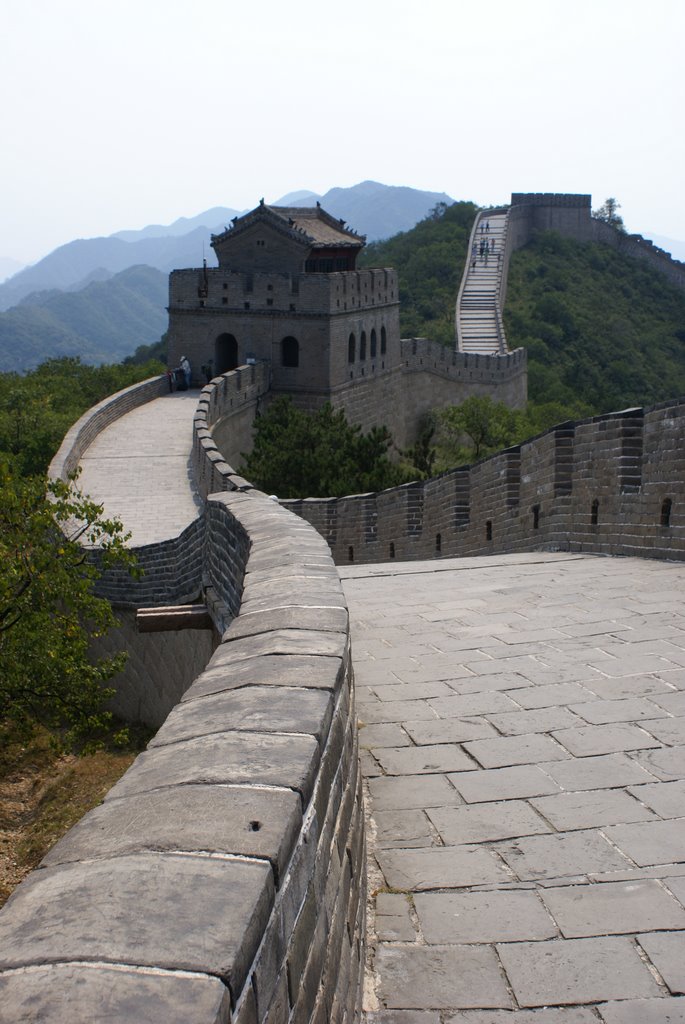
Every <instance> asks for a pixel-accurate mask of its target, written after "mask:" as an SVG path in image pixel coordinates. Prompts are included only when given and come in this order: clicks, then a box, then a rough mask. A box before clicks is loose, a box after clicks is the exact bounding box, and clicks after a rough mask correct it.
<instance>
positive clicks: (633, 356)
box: [504, 232, 685, 412]
mask: <svg viewBox="0 0 685 1024" xmlns="http://www.w3.org/2000/svg"><path fill="white" fill-rule="evenodd" d="M504 319H505V327H506V332H507V340H508V342H509V346H510V347H511V348H516V347H518V346H519V345H524V346H525V347H526V348H527V349H528V391H529V395H530V397H531V399H533V400H534V401H538V402H542V401H558V402H564V403H565V402H569V401H571V400H573V399H574V398H582V399H583V400H584V401H585V402H587V403H588V404H589V405H591V406H592V407H593V409H595V411H596V412H610V411H611V410H613V409H620V408H625V407H627V406H631V405H652V404H654V403H655V402H659V401H662V400H664V399H667V398H673V397H675V396H677V395H682V394H685V290H683V289H680V288H677V287H676V286H674V285H672V284H670V283H669V281H667V280H666V278H665V277H663V276H662V275H661V274H659V273H658V271H656V270H653V269H652V267H650V266H649V265H648V264H646V263H644V262H643V261H642V260H636V259H631V258H629V257H627V256H622V255H620V254H619V253H617V252H614V250H613V249H610V248H609V247H608V246H605V245H598V244H594V243H580V242H575V241H573V240H572V239H569V238H562V237H561V236H560V235H557V234H554V233H553V232H550V233H545V234H543V235H540V236H539V237H538V238H537V239H536V240H535V241H533V242H531V243H530V244H529V245H527V246H526V247H525V248H523V249H520V250H519V251H518V252H515V253H514V254H513V256H512V260H511V264H510V268H509V283H508V290H507V304H506V308H505V312H504Z"/></svg>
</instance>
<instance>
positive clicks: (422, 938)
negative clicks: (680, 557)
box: [341, 553, 685, 1024]
mask: <svg viewBox="0 0 685 1024" xmlns="http://www.w3.org/2000/svg"><path fill="white" fill-rule="evenodd" d="M341 575H342V577H343V581H344V588H345V594H346V597H347V600H348V605H349V608H350V618H351V623H352V638H353V648H352V650H353V661H354V664H355V671H356V673H357V678H358V681H360V682H361V683H362V687H363V688H360V691H359V694H358V704H357V709H358V714H359V718H360V720H361V721H363V722H365V723H367V729H373V730H374V731H372V732H371V731H367V732H366V737H367V740H368V741H369V749H368V750H366V751H364V764H365V768H364V771H365V772H366V773H367V774H366V780H367V781H366V787H367V796H368V800H369V811H370V814H371V827H370V830H369V855H370V858H371V863H370V871H371V874H370V877H371V879H372V884H373V886H374V888H375V891H376V894H377V895H376V898H377V901H378V908H379V910H378V929H377V931H374V914H373V912H372V913H370V915H369V924H370V934H369V942H370V948H371V959H370V972H369V977H368V979H367V986H366V997H365V1012H366V1021H367V1024H438V1021H439V1024H590V1022H594V1024H596V1022H598V1021H599V1022H600V1024H601V1022H602V1021H603V1022H604V1024H638V1022H639V1024H657V1022H658V1024H666V1022H669V1021H681V1022H683V1021H685V1013H684V1012H683V1007H684V1004H685V999H683V998H681V993H682V992H683V989H684V988H685V968H683V964H685V917H684V915H685V670H684V666H685V615H684V614H683V613H682V612H681V608H682V594H683V593H684V592H685V566H683V565H680V564H674V563H664V562H650V561H648V560H638V559H631V558H622V559H608V558H597V557H593V556H584V555H573V556H570V555H563V554H558V555H556V554H553V553H546V554H529V555H525V554H520V555H512V556H497V557H493V558H491V559H488V558H474V559H470V558H467V559H445V560H441V561H436V562H418V563H393V564H392V565H386V566H382V565H377V566H354V567H351V568H345V569H342V570H341ZM379 608H382V609H383V614H382V615H380V616H379V614H378V609H379ZM409 637H414V638H415V639H416V645H415V646H414V645H412V644H411V643H409V641H408V638H409ZM358 639H359V646H361V647H362V654H361V659H362V660H361V661H360V662H358V661H357V653H356V652H357V646H358ZM388 726H392V729H388V728H387V727H388ZM486 727H487V734H482V735H476V734H474V732H473V730H474V729H476V730H480V729H483V730H485V729H486ZM361 735H362V736H363V735H364V730H362V734H361ZM398 736H401V737H402V739H401V742H397V743H395V744H394V745H393V746H383V744H384V743H387V742H388V741H392V739H393V737H398ZM374 740H376V741H377V744H376V745H374V742H373V741H374ZM450 765H454V767H450ZM372 910H373V908H372ZM493 957H494V959H493ZM495 966H496V968H497V969H496V971H495V969H494V968H495ZM436 1013H437V1014H438V1016H437V1017H436Z"/></svg>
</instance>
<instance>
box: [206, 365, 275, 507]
mask: <svg viewBox="0 0 685 1024" xmlns="http://www.w3.org/2000/svg"><path fill="white" fill-rule="evenodd" d="M270 387H271V373H270V366H269V363H267V362H258V363H252V364H250V365H249V366H241V367H239V368H238V369H237V370H230V371H229V372H228V373H224V374H222V375H221V376H220V377H215V378H214V380H212V381H211V382H210V383H209V384H207V386H206V387H204V388H203V389H202V392H201V394H200V400H199V402H198V406H197V411H196V413H195V418H194V420H193V454H192V462H193V469H194V472H195V482H196V484H197V488H198V491H199V493H200V495H201V496H202V497H203V498H206V497H207V495H208V494H212V493H214V492H215V491H235V490H245V489H246V488H249V487H251V486H252V485H251V484H249V483H247V481H246V480H243V478H242V477H240V476H239V475H238V474H237V473H236V471H235V470H234V469H233V467H232V466H231V465H229V463H228V462H227V461H226V460H227V459H230V460H231V461H232V462H236V461H237V460H238V459H239V458H240V452H241V451H249V450H250V448H251V447H252V424H253V422H254V418H255V415H256V414H257V411H258V409H259V406H260V402H261V401H262V400H265V399H266V398H267V396H268V394H269V389H270Z"/></svg>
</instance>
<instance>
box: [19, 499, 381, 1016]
mask: <svg viewBox="0 0 685 1024" xmlns="http://www.w3.org/2000/svg"><path fill="white" fill-rule="evenodd" d="M206 551H207V556H208V565H209V569H208V576H209V577H211V579H212V580H213V581H214V585H215V586H217V587H219V588H221V585H222V583H221V581H222V580H223V579H224V578H225V576H226V575H227V574H235V576H236V577H237V578H236V579H235V580H234V582H233V583H232V584H231V586H230V587H229V591H230V592H232V593H233V594H235V593H236V592H237V588H238V582H240V590H241V591H242V599H241V603H240V609H239V612H238V614H237V615H236V617H235V618H234V619H233V621H232V622H231V624H230V626H229V627H228V629H226V630H225V632H224V633H223V636H222V641H221V643H220V645H219V647H218V648H217V650H216V651H215V653H214V655H213V656H212V658H211V659H210V661H209V663H208V665H207V667H206V669H205V670H204V672H202V673H201V674H200V675H199V676H198V677H197V678H196V679H195V681H194V682H193V684H192V686H191V687H190V689H189V690H188V691H187V692H186V693H185V694H184V696H183V698H182V700H181V702H180V703H179V704H178V705H177V706H176V708H175V709H174V710H173V711H172V713H171V714H170V715H169V717H168V718H167V720H166V722H165V723H164V725H163V726H162V728H161V729H160V730H159V732H158V733H157V735H156V737H155V739H154V740H153V741H152V743H151V744H150V746H149V748H148V750H147V751H146V752H145V753H143V754H141V755H140V757H139V758H138V759H137V760H136V762H135V763H134V765H133V766H132V767H131V768H130V769H129V771H128V772H127V773H126V774H125V775H124V776H123V778H122V779H121V780H120V782H119V783H117V785H116V786H115V787H114V789H112V790H111V791H110V793H109V794H108V795H107V797H106V798H105V800H104V802H103V803H102V804H101V805H100V806H99V807H97V808H95V809H94V810H93V811H91V812H90V813H89V814H87V815H86V817H85V818H83V819H82V821H81V822H80V823H79V824H78V825H77V826H76V827H75V828H74V829H72V830H71V832H69V833H68V834H67V835H66V836H65V837H64V838H63V839H62V840H61V841H60V842H59V843H57V845H56V846H55V847H53V849H52V850H51V851H50V853H49V854H48V856H47V857H46V858H45V859H44V860H43V862H42V864H41V865H40V867H39V868H38V869H37V870H36V871H34V872H33V874H32V875H30V876H29V878H28V879H27V880H26V881H25V882H24V883H23V884H22V885H20V886H19V887H18V889H17V890H16V891H15V893H14V895H13V896H12V897H11V899H10V900H9V902H8V903H7V905H6V907H5V908H4V910H3V911H2V913H1V914H0V950H1V951H2V952H0V994H1V996H2V1004H3V1011H2V1012H3V1015H4V1019H6V1020H13V1021H14V1020H24V1021H41V1022H54V1024H57V1022H60V1024H63V1022H64V1021H65V1020H66V1019H68V1020H69V1021H70V1022H71V1024H86V1022H91V1021H93V1020H99V1019H102V1017H103V1015H104V1014H105V1010H106V1011H107V1016H108V1019H111V1020H120V1021H124V1020H126V1021H133V1020H136V1021H145V1022H148V1024H157V1022H159V1024H187V1021H188V1020H190V1019H191V1018H192V1019H193V1020H194V1021H197V1022H198V1024H204V1022H207V1024H209V1022H212V1024H218V1022H222V1024H228V1022H229V1021H231V1022H239V1024H254V1022H257V1021H258V1022H260V1024H262V1022H265V1021H268V1022H269V1024H286V1022H288V1021H292V1020H298V1021H309V1020H310V1019H315V1020H317V1021H318V1020H322V1021H323V1020H331V1021H340V1022H342V1021H350V1022H352V1021H353V1020H355V1019H356V1017H357V1014H358V1007H359V997H360V979H361V976H362V967H363V935H364V912H365V882H364V831H363V814H362V803H361V791H360V777H359V774H358V757H357V730H356V721H355V716H354V695H353V679H352V668H351V661H350V648H349V630H348V619H347V610H346V606H345V600H344V597H343V594H342V588H341V584H340V581H339V578H338V574H337V571H336V569H335V566H334V564H333V561H332V559H331V556H330V553H329V551H328V549H327V547H326V545H325V544H324V542H323V541H322V540H321V538H320V537H319V536H318V535H317V534H316V533H315V531H314V530H312V529H311V527H309V526H307V525H306V524H304V523H303V522H302V521H301V520H298V519H296V518H295V517H293V516H291V515H290V514H289V513H288V512H287V511H286V510H285V509H283V508H281V507H280V506H279V505H278V504H277V503H275V502H273V501H271V500H269V499H268V498H267V497H266V496H264V495H262V494H260V493H259V492H256V491H252V492H251V493H249V494H241V493H224V494H216V495H213V496H212V497H211V498H210V499H209V501H208V517H207V538H206ZM230 592H225V593H224V594H223V600H225V601H230V599H231V593H230Z"/></svg>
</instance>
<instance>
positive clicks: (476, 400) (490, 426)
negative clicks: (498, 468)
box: [437, 395, 521, 463]
mask: <svg viewBox="0 0 685 1024" xmlns="http://www.w3.org/2000/svg"><path fill="white" fill-rule="evenodd" d="M437 417H438V422H439V424H440V430H441V434H442V439H443V447H444V449H446V453H447V454H448V455H449V454H450V453H451V454H452V462H453V463H454V461H469V462H470V461H474V460H478V459H482V458H484V457H485V456H486V455H492V454H493V453H494V452H497V451H500V450H501V449H502V448H507V447H508V446H509V445H511V444H514V443H515V442H516V441H517V440H519V434H520V428H521V415H520V413H518V412H516V411H515V410H514V409H509V408H508V407H507V406H506V405H505V404H504V403H503V402H493V400H492V399H491V398H490V397H489V396H484V397H481V396H476V395H473V396H471V398H467V399H466V401H465V402H462V403H461V405H451V406H448V407H447V408H446V409H441V410H440V411H439V412H438V413H437ZM464 438H468V441H469V442H470V444H467V445H464ZM460 456H461V458H460ZM464 456H465V458H464Z"/></svg>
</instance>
